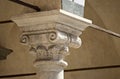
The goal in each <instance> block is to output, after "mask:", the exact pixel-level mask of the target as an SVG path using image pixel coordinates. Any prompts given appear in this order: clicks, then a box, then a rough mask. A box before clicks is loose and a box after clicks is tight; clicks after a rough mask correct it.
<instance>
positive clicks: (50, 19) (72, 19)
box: [12, 9, 92, 31]
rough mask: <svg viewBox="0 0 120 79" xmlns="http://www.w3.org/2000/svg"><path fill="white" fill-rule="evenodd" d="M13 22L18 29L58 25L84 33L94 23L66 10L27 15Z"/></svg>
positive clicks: (16, 18)
mask: <svg viewBox="0 0 120 79" xmlns="http://www.w3.org/2000/svg"><path fill="white" fill-rule="evenodd" d="M12 20H13V21H14V22H15V23H16V24H17V25H18V27H30V26H34V27H36V25H42V24H48V23H58V24H63V25H66V26H70V27H71V28H73V29H78V30H80V31H83V30H84V29H85V28H86V27H88V26H89V25H90V24H91V23H92V21H91V20H88V19H86V18H83V17H80V16H78V15H75V14H72V13H70V12H67V11H64V10H61V9H59V10H51V11H43V12H35V13H27V14H23V15H20V16H16V17H13V18H12Z"/></svg>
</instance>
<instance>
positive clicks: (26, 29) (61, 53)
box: [12, 10, 92, 79]
mask: <svg viewBox="0 0 120 79" xmlns="http://www.w3.org/2000/svg"><path fill="white" fill-rule="evenodd" d="M12 20H13V21H14V22H15V23H16V24H17V25H18V27H19V28H20V29H21V31H22V34H21V36H20V42H21V43H23V44H24V45H28V46H29V47H30V53H31V54H32V55H33V56H35V58H36V59H35V61H34V66H35V67H36V68H38V70H39V72H40V73H41V71H56V73H57V72H59V71H61V72H63V68H64V67H66V66H67V62H65V61H64V58H65V56H67V55H69V47H73V48H79V47H80V46H81V43H82V42H81V39H80V38H79V36H80V35H81V34H82V31H84V30H85V28H87V27H88V26H89V24H91V23H92V22H91V21H90V20H88V19H85V18H82V17H80V16H77V15H74V14H71V13H69V12H66V11H64V10H52V11H44V12H36V13H28V14H24V15H20V16H16V17H13V18H12ZM61 72H60V74H61V75H63V73H61ZM46 73H48V72H45V73H44V75H45V74H46ZM41 74H42V73H41ZM53 75H55V73H53ZM57 76H58V74H57ZM56 78H57V79H59V78H58V77H56ZM56 78H50V79H56ZM46 79H47V78H46Z"/></svg>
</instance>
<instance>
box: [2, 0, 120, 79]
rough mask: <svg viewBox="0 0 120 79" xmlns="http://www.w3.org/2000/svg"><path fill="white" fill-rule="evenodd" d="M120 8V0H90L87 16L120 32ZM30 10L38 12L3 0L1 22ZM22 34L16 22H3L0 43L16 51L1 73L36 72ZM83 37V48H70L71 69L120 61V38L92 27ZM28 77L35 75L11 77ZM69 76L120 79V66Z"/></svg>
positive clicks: (73, 78)
mask: <svg viewBox="0 0 120 79" xmlns="http://www.w3.org/2000/svg"><path fill="white" fill-rule="evenodd" d="M25 1H28V0H25ZM30 1H33V0H30ZM34 4H35V3H34ZM37 4H38V3H37ZM119 7H120V1H119V0H86V7H85V17H86V18H89V19H91V20H93V23H94V24H97V25H100V26H101V27H103V28H106V29H110V30H112V31H115V32H117V33H120V27H119V25H120V22H119V21H120V16H119V14H120V10H119ZM27 12H34V10H32V9H29V8H26V7H23V6H21V5H18V4H15V3H12V2H9V1H8V0H0V21H2V20H8V19H10V17H12V16H16V15H18V14H23V13H27ZM20 33H21V32H20V30H19V28H18V27H17V26H16V24H14V23H8V24H0V45H2V46H4V47H7V48H10V49H13V51H14V52H13V53H12V54H10V55H9V56H8V58H7V60H3V61H0V75H8V74H23V73H32V72H35V69H34V68H33V66H32V61H33V58H32V56H31V55H30V54H29V53H28V49H29V48H28V47H27V46H23V45H21V44H20V43H19V35H20ZM80 37H81V39H82V41H83V44H82V46H81V47H80V48H79V49H71V50H70V52H71V55H70V56H68V57H67V58H66V61H68V63H69V66H68V67H67V69H73V68H84V67H96V66H106V65H118V64H120V48H119V47H120V39H119V38H117V37H114V36H111V35H108V34H106V33H103V32H100V31H98V30H95V29H92V28H90V27H89V28H87V29H86V30H85V31H84V32H83V34H82V35H81V36H80ZM28 78H29V79H34V78H35V77H34V76H29V77H19V78H11V79H28ZM6 79H7V78H6ZM65 79H120V68H116V69H103V70H92V71H79V72H67V73H65Z"/></svg>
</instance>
